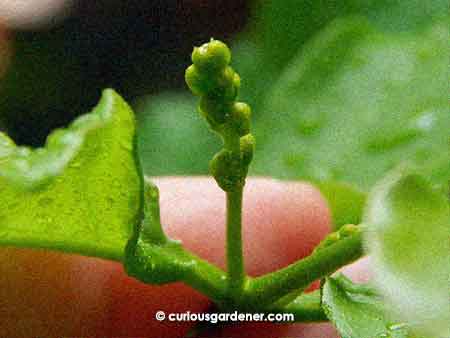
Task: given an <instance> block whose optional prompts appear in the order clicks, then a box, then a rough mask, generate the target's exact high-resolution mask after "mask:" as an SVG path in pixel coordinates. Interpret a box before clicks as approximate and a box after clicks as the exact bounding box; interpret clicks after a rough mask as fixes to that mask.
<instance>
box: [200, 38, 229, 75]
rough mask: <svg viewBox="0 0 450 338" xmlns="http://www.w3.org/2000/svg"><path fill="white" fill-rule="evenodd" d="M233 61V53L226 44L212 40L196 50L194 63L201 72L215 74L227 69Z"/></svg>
mask: <svg viewBox="0 0 450 338" xmlns="http://www.w3.org/2000/svg"><path fill="white" fill-rule="evenodd" d="M230 61H231V52H230V49H229V48H228V46H227V45H226V44H224V43H223V42H221V41H219V40H214V39H211V41H210V42H207V43H205V44H203V45H201V46H200V47H196V48H194V51H193V52H192V62H193V63H194V65H196V66H197V67H198V68H199V69H200V70H201V71H205V72H211V71H212V72H214V71H219V70H221V69H223V68H225V67H226V66H227V65H228V64H229V63H230Z"/></svg>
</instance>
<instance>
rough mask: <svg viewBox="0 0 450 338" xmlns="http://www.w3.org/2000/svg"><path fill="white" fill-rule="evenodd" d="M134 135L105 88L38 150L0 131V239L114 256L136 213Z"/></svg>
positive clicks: (129, 118) (126, 114)
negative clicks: (90, 107) (90, 105)
mask: <svg viewBox="0 0 450 338" xmlns="http://www.w3.org/2000/svg"><path fill="white" fill-rule="evenodd" d="M134 139H135V121H134V116H133V113H132V111H131V109H130V108H129V106H128V105H127V104H126V103H125V102H124V101H123V99H122V98H121V97H120V96H119V95H118V94H117V93H115V92H114V91H112V90H106V91H105V92H104V93H103V96H102V99H101V101H100V103H99V104H98V106H97V107H96V108H95V109H94V110H93V111H92V112H91V113H89V114H86V115H83V116H81V117H79V118H78V119H76V120H75V121H74V122H73V123H72V124H71V125H70V126H69V127H68V128H67V129H60V130H56V131H54V132H53V133H52V134H51V135H50V136H49V137H48V139H47V143H46V146H45V147H44V148H37V149H29V148H27V147H18V146H16V145H15V144H14V142H13V141H12V140H10V139H9V138H8V137H7V136H6V135H5V134H2V133H0V194H1V196H2V203H1V204H0V244H1V245H14V246H26V247H38V248H48V249H58V250H63V251H67V252H73V253H80V254H83V255H91V256H97V257H103V258H110V259H116V260H121V259H122V256H123V254H124V248H125V245H126V243H127V241H128V240H129V238H130V237H131V234H132V231H133V228H134V226H135V224H136V223H137V222H138V221H139V219H138V218H139V217H140V203H141V201H140V195H141V194H140V191H141V176H140V175H141V173H140V172H139V166H138V164H137V162H136V160H135V159H136V155H135V147H134V142H135V141H134Z"/></svg>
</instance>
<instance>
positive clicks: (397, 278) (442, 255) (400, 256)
mask: <svg viewBox="0 0 450 338" xmlns="http://www.w3.org/2000/svg"><path fill="white" fill-rule="evenodd" d="M410 171H411V170H409V169H405V168H399V169H397V170H395V171H394V172H392V173H391V174H390V175H388V176H387V177H386V178H384V179H383V180H382V181H381V182H379V183H378V184H377V185H376V186H375V188H374V189H373V191H372V192H371V194H370V197H369V202H368V206H367V209H366V211H365V216H364V223H365V224H366V225H367V227H368V231H367V233H366V236H365V237H366V238H365V239H366V246H367V247H368V249H369V252H370V253H371V255H372V258H373V266H374V270H375V282H376V284H377V286H378V287H379V288H380V290H381V292H382V294H384V295H385V296H386V299H387V301H389V305H390V308H391V309H392V311H393V312H394V313H396V314H397V315H398V316H401V317H402V318H403V319H404V320H406V321H408V322H409V323H410V324H411V325H414V327H417V328H418V329H419V331H420V332H423V333H424V334H429V335H431V336H433V337H449V336H450V303H449V289H448V281H449V280H448V278H449V276H450V265H449V259H450V243H449V241H448V239H449V229H450V206H449V202H448V200H447V198H446V196H445V195H443V194H441V193H440V192H439V191H436V190H434V189H432V187H431V185H430V184H429V182H428V181H427V180H426V179H425V178H423V177H422V176H419V175H417V174H414V173H410Z"/></svg>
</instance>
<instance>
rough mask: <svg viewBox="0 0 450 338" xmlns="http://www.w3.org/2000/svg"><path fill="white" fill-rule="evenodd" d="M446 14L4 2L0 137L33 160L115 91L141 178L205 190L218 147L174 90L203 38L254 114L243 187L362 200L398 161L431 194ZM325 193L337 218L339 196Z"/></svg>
mask: <svg viewBox="0 0 450 338" xmlns="http://www.w3.org/2000/svg"><path fill="white" fill-rule="evenodd" d="M448 13H449V8H448V1H446V0H429V1H423V0H409V1H404V0H343V1H334V0H320V1H317V0H296V1H294V0H285V1H264V0H260V1H257V0H254V1H250V0H227V1H225V0H224V1H220V0H210V1H207V0H184V1H181V0H180V1H172V0H165V1H162V0H159V1H152V0H149V1H137V0H126V1H125V0H108V1H106V0H98V1H90V0H0V129H1V130H3V131H7V132H8V134H9V135H10V136H11V137H12V138H13V139H14V140H15V142H16V143H17V144H20V145H29V146H34V147H36V146H42V145H43V144H44V143H45V138H46V136H47V135H48V134H49V133H50V132H51V130H53V129H54V128H57V127H62V126H65V125H67V124H68V123H70V121H71V120H73V119H74V117H76V116H78V115H80V114H83V113H85V112H88V111H90V110H91V109H92V107H93V106H95V104H96V102H97V101H98V99H99V97H100V94H101V90H102V89H104V88H106V87H112V88H114V89H116V90H117V91H118V92H119V93H120V94H121V95H123V96H124V97H125V99H126V100H128V101H129V102H130V103H131V104H132V106H133V108H134V109H135V111H136V114H137V117H138V123H139V147H140V153H141V157H142V161H143V167H144V171H145V172H146V173H147V174H148V175H168V174H178V175H181V174H183V175H186V174H204V173H206V172H207V168H208V160H209V159H210V158H211V157H212V155H213V154H214V152H216V151H217V150H218V149H219V142H218V140H217V139H216V137H215V136H214V135H212V133H210V132H209V131H208V130H207V128H206V124H205V123H204V122H203V121H202V120H201V118H200V117H199V116H198V114H197V113H196V103H195V102H196V99H195V98H193V97H192V96H191V95H190V94H189V92H188V90H187V88H186V87H185V85H184V80H183V76H184V69H185V68H186V66H187V65H189V63H190V52H191V50H192V47H193V46H194V45H199V44H201V43H203V42H205V41H207V40H209V38H210V37H214V38H216V39H220V40H223V41H225V42H227V43H228V44H229V45H230V46H231V48H232V52H233V61H232V65H233V67H234V68H235V69H236V70H237V71H238V73H240V74H241V77H242V92H241V94H240V97H241V99H242V100H244V101H247V102H249V103H250V104H251V105H252V107H253V115H254V116H253V121H254V132H255V134H256V137H257V142H258V147H257V156H256V160H255V164H254V165H253V168H252V174H258V175H271V176H275V177H280V178H302V179H309V180H311V181H314V182H317V183H318V184H319V185H321V182H332V181H333V182H339V184H340V183H350V184H351V185H352V186H353V187H355V189H354V190H352V191H353V193H354V194H356V195H358V194H359V193H360V192H364V191H365V190H366V189H367V188H368V187H370V186H371V185H372V184H373V183H374V181H375V180H376V179H378V178H379V177H380V176H381V174H382V173H384V172H385V171H386V170H388V169H390V168H391V167H393V166H394V165H395V164H396V163H397V162H398V160H399V158H400V157H402V158H406V159H412V160H413V161H417V162H421V163H422V162H423V163H428V164H427V165H428V167H426V169H424V170H428V171H429V172H430V176H433V175H434V176H436V175H437V176H438V177H439V178H438V179H436V182H440V180H441V177H442V175H447V164H448V157H446V158H445V159H444V160H442V156H441V155H442V153H443V152H446V150H445V149H447V148H446V147H447V138H448V131H447V130H448V129H449V128H448V126H449V125H450V121H449V116H450V114H449V111H448V102H447V90H448V78H449V77H448V75H449V70H448V60H449V57H450V53H449V47H448V41H449V40H448V38H449V32H448V27H449V26H448ZM445 126H447V128H445ZM331 146H332V147H333V151H330V147H331ZM438 158H440V160H438ZM430 163H431V164H430ZM355 168H356V169H355ZM442 168H444V169H442ZM322 188H323V191H324V192H325V193H326V194H328V195H329V198H330V199H332V200H335V201H334V202H332V203H345V200H342V199H339V192H340V191H342V189H344V190H345V189H347V188H343V187H342V186H339V187H338V188H337V187H336V186H333V185H330V184H327V185H326V186H325V185H322ZM330 190H331V192H330ZM345 194H346V195H347V194H348V191H346V193H345ZM361 196H362V195H361ZM362 198H363V197H361V200H362ZM338 200H339V202H337V201H338ZM351 200H352V201H353V202H352V203H354V201H355V199H354V198H352V199H351ZM346 214H347V215H348V211H347V212H346ZM356 214H357V212H356V211H355V215H356ZM335 217H337V218H339V217H338V216H337V215H335ZM350 220H352V219H351V217H350ZM341 221H342V222H344V221H349V219H345V220H338V222H341ZM353 221H354V220H353Z"/></svg>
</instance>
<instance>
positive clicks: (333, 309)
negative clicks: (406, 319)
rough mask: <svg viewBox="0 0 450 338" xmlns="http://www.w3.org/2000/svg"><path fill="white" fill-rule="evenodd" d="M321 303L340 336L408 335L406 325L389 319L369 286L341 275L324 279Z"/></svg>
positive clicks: (400, 337)
mask: <svg viewBox="0 0 450 338" xmlns="http://www.w3.org/2000/svg"><path fill="white" fill-rule="evenodd" d="M322 306H323V308H324V310H325V313H326V314H327V316H328V318H329V319H330V320H331V321H332V322H333V324H334V325H335V326H336V328H337V330H338V331H339V333H340V334H341V337H342V338H382V337H384V338H412V336H411V335H410V334H409V333H408V329H407V327H406V325H404V324H394V323H393V322H392V321H391V320H390V319H389V317H388V316H387V315H386V313H385V310H384V305H383V302H382V300H381V298H380V297H379V296H377V294H376V293H375V291H374V290H373V289H371V288H370V287H368V286H367V285H364V284H363V285H358V284H353V283H352V282H351V281H350V280H349V279H347V278H346V277H344V276H343V275H338V276H336V277H329V278H327V279H326V282H325V285H324V286H323V294H322Z"/></svg>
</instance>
